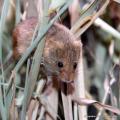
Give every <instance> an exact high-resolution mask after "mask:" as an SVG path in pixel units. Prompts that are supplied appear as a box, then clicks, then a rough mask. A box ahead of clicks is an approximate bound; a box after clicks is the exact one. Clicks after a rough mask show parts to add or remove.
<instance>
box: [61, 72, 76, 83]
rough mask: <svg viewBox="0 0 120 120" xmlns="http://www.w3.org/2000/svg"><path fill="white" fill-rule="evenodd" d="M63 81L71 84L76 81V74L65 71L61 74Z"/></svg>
mask: <svg viewBox="0 0 120 120" xmlns="http://www.w3.org/2000/svg"><path fill="white" fill-rule="evenodd" d="M60 77H61V81H63V82H66V83H71V82H73V81H74V73H73V72H67V71H64V72H62V73H61V76H60Z"/></svg>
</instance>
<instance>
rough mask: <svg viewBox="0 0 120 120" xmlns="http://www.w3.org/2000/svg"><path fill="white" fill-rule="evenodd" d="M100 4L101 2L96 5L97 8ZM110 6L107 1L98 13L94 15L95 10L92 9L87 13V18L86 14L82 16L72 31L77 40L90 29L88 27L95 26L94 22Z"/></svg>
mask: <svg viewBox="0 0 120 120" xmlns="http://www.w3.org/2000/svg"><path fill="white" fill-rule="evenodd" d="M98 4H100V3H99V2H98V3H96V4H95V6H97V5H98ZM108 4H109V0H106V1H105V3H104V4H103V5H102V7H101V8H100V10H98V11H97V12H96V13H94V12H93V14H91V11H93V8H91V9H88V10H89V11H87V12H85V13H86V14H87V16H86V14H85V13H84V14H83V15H81V17H80V19H79V20H78V21H77V22H76V24H75V25H74V26H73V27H72V29H71V31H72V32H73V33H74V34H75V36H76V38H78V37H79V36H80V35H81V34H82V33H84V32H85V31H86V30H87V29H88V27H90V25H92V24H93V22H94V21H95V20H96V19H97V18H98V17H99V16H100V15H101V14H102V12H103V11H104V10H105V8H106V7H107V5H108ZM88 14H89V15H88ZM83 16H85V17H83Z"/></svg>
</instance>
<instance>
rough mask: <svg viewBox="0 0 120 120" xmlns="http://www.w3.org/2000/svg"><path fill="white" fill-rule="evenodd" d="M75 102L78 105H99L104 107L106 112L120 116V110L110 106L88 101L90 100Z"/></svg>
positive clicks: (76, 100)
mask: <svg viewBox="0 0 120 120" xmlns="http://www.w3.org/2000/svg"><path fill="white" fill-rule="evenodd" d="M73 101H74V102H76V103H78V104H79V105H90V104H96V105H98V106H99V107H103V108H104V109H106V110H109V111H111V112H113V113H115V114H118V115H120V110H119V109H118V108H115V107H112V106H110V105H104V104H102V103H100V102H98V101H95V100H88V99H83V98H80V99H79V98H77V97H76V98H75V97H74V98H73Z"/></svg>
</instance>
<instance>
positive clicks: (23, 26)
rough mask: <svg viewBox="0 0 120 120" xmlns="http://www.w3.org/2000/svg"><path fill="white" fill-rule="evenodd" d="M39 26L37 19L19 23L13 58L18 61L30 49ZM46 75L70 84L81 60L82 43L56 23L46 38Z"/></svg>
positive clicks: (15, 33) (14, 37) (44, 53)
mask: <svg viewBox="0 0 120 120" xmlns="http://www.w3.org/2000/svg"><path fill="white" fill-rule="evenodd" d="M36 24H37V19H36V18H30V19H27V20H25V21H23V22H21V23H19V24H18V25H17V26H16V27H15V29H14V31H13V56H14V58H15V59H18V58H19V57H20V55H22V54H23V53H24V52H25V51H26V49H27V48H28V47H29V45H30V43H31V40H32V36H33V33H34V30H35V26H36ZM45 40H46V42H45V48H44V52H43V65H44V73H45V74H46V75H51V76H56V77H57V78H58V79H59V80H61V81H63V82H66V83H69V82H71V81H73V80H74V77H75V73H76V68H77V64H78V61H79V58H80V52H81V42H80V40H76V39H75V38H74V35H73V34H72V33H71V32H70V30H69V29H67V28H66V27H65V26H63V25H61V24H59V23H54V24H53V26H52V27H51V28H50V29H49V30H48V32H47V34H46V37H45Z"/></svg>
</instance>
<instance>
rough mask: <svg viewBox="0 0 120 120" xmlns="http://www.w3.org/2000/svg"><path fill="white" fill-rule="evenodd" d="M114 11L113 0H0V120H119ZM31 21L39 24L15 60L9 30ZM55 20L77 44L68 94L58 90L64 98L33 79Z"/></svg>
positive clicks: (119, 6)
mask: <svg viewBox="0 0 120 120" xmlns="http://www.w3.org/2000/svg"><path fill="white" fill-rule="evenodd" d="M119 12H120V2H119V0H89V2H88V0H35V1H32V0H29V1H27V0H25V1H22V0H16V1H15V0H4V1H1V0H0V119H2V120H7V119H8V120H19V119H21V120H27V119H28V120H44V119H45V120H51V119H55V120H56V119H60V120H64V119H65V120H104V119H105V120H119V119H120V116H119V115H120V110H119V107H120V76H119V72H120V66H119V55H120V41H119V40H120V33H119V31H120V27H119V26H120V15H119ZM33 16H35V17H37V18H38V19H39V22H38V24H37V26H36V29H35V31H34V35H33V37H32V38H31V39H32V43H31V45H30V46H29V48H28V49H27V50H26V52H25V53H24V54H23V55H22V56H21V58H20V59H19V60H18V61H15V60H13V59H12V51H13V48H12V31H13V29H14V27H15V26H16V25H17V24H18V23H19V22H20V21H22V20H25V19H27V18H29V17H33ZM51 16H52V17H51ZM68 16H69V17H70V18H69V19H68ZM55 21H59V22H61V23H62V24H65V25H66V26H67V27H69V28H70V31H71V32H72V33H73V34H74V36H75V37H76V39H80V38H81V41H82V44H83V48H82V53H81V56H80V60H79V65H78V73H77V75H76V78H75V82H74V89H73V88H72V87H71V84H67V85H66V86H64V87H63V89H66V90H67V94H65V93H64V92H63V91H62V90H59V89H55V88H53V87H52V86H51V85H49V84H47V82H46V80H44V79H43V78H41V76H40V74H39V71H40V67H39V66H40V64H41V60H42V52H43V49H44V43H45V39H44V37H45V34H46V32H47V31H48V30H49V29H50V27H51V26H52V25H53V24H54V22H55ZM69 21H70V22H69ZM68 23H69V25H68ZM36 33H38V34H37V36H36ZM23 34H24V33H23ZM31 54H32V57H31ZM48 79H51V78H50V77H48ZM43 89H44V90H45V92H43ZM70 89H73V91H74V92H73V93H72V94H68V91H69V90H70ZM58 96H59V97H58Z"/></svg>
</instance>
